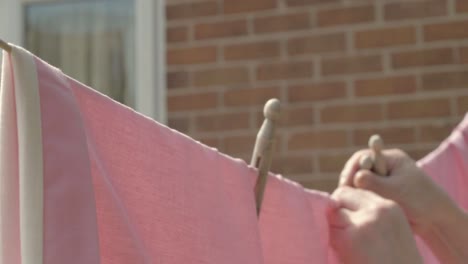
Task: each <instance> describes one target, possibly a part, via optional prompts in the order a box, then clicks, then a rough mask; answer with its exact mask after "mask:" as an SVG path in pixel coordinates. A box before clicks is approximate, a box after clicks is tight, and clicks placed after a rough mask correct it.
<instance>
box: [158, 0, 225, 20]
mask: <svg viewBox="0 0 468 264" xmlns="http://www.w3.org/2000/svg"><path fill="white" fill-rule="evenodd" d="M217 13H218V3H217V2H216V1H205V2H199V3H181V4H175V5H168V6H167V7H166V17H167V19H168V20H175V19H189V18H195V17H206V16H212V15H216V14H217Z"/></svg>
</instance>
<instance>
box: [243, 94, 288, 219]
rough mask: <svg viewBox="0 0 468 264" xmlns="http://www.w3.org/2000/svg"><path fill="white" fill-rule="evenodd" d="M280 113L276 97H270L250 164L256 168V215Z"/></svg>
mask: <svg viewBox="0 0 468 264" xmlns="http://www.w3.org/2000/svg"><path fill="white" fill-rule="evenodd" d="M280 114H281V104H280V101H279V100H278V99H270V100H268V102H267V103H266V104H265V107H264V108H263V115H264V116H265V120H264V121H263V124H262V126H261V128H260V130H259V131H258V134H257V139H256V141H255V146H254V150H253V154H252V160H251V162H250V165H251V166H253V167H255V168H257V169H258V178H257V182H256V183H255V190H254V191H255V202H256V206H257V216H259V215H260V210H261V207H262V201H263V194H264V191H265V185H266V182H267V178H268V172H269V171H270V166H271V160H272V157H273V148H274V142H275V130H276V125H277V121H278V120H279V118H280Z"/></svg>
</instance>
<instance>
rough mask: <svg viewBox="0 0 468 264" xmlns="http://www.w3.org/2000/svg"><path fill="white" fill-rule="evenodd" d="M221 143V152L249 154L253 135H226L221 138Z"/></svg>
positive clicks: (251, 149) (253, 138) (253, 142)
mask: <svg viewBox="0 0 468 264" xmlns="http://www.w3.org/2000/svg"><path fill="white" fill-rule="evenodd" d="M223 143H224V144H223V145H224V147H223V152H225V153H226V154H229V155H235V154H251V153H252V151H253V147H254V144H255V136H253V135H249V136H228V137H225V138H224V139H223Z"/></svg>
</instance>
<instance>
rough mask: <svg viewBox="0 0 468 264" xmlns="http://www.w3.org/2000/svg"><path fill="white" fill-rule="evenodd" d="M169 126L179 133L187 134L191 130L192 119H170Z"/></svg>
mask: <svg viewBox="0 0 468 264" xmlns="http://www.w3.org/2000/svg"><path fill="white" fill-rule="evenodd" d="M168 125H169V127H170V128H172V129H175V130H177V131H179V132H182V133H187V132H189V128H190V119H189V118H187V117H177V118H176V117H169V119H168Z"/></svg>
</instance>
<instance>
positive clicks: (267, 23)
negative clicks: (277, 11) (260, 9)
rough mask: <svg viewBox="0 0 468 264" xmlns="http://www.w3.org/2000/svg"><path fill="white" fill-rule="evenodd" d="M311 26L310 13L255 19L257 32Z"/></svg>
mask: <svg viewBox="0 0 468 264" xmlns="http://www.w3.org/2000/svg"><path fill="white" fill-rule="evenodd" d="M310 27H311V24H310V18H309V14H308V13H297V14H289V15H274V16H268V17H261V18H256V19H255V20H254V30H255V33H273V32H282V31H293V30H299V29H308V28H310Z"/></svg>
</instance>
